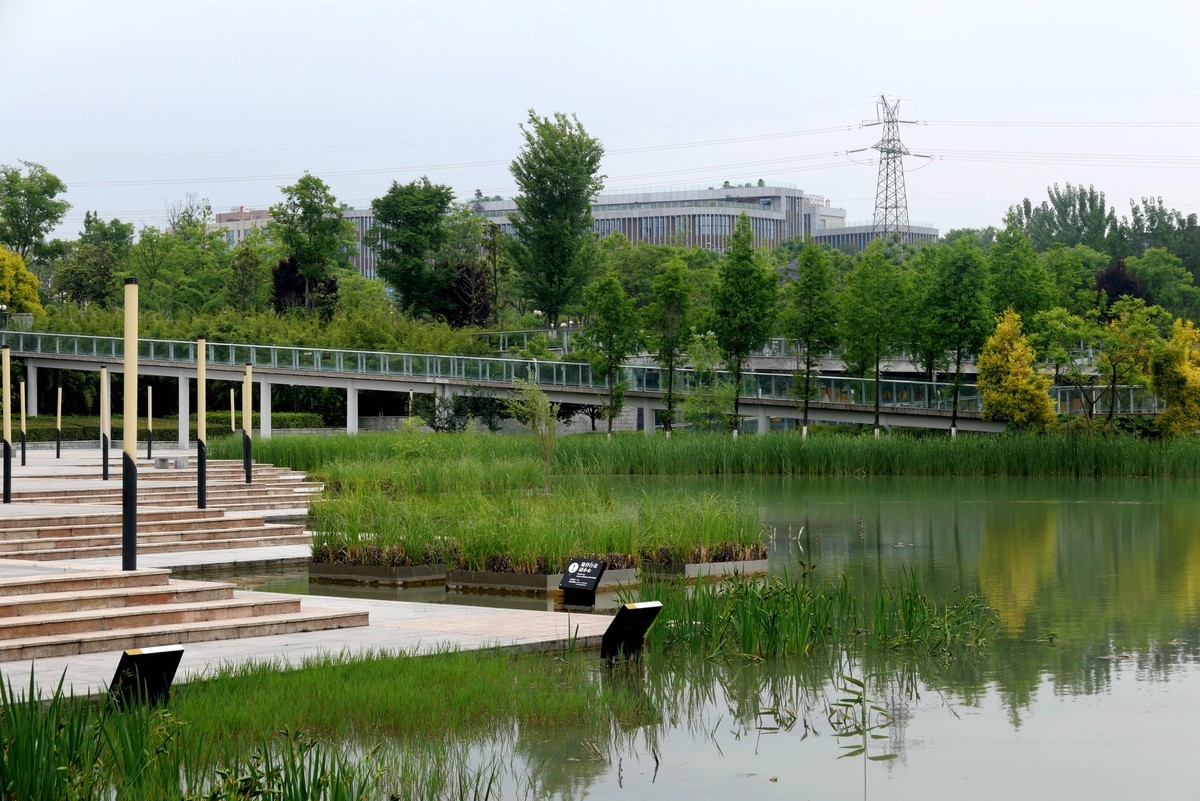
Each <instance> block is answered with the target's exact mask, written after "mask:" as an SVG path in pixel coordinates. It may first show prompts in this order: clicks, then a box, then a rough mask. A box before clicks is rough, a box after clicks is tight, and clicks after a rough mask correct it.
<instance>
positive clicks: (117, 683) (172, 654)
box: [108, 645, 183, 709]
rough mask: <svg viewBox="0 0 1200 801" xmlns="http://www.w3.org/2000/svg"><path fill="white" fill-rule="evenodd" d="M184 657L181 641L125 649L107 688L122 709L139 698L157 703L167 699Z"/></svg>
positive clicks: (141, 700) (152, 704) (149, 702)
mask: <svg viewBox="0 0 1200 801" xmlns="http://www.w3.org/2000/svg"><path fill="white" fill-rule="evenodd" d="M182 658H183V646H182V645H159V646H156V647H153V648H130V649H128V650H126V651H124V652H122V654H121V661H120V662H119V663H118V664H117V672H116V674H115V675H114V676H113V680H112V684H111V685H109V688H108V694H109V697H110V698H112V700H113V702H114V703H115V704H116V705H117V708H119V709H125V708H127V707H129V706H131V705H132V704H135V703H138V702H144V703H148V704H150V705H151V706H158V705H159V704H161V703H163V702H165V701H166V700H167V694H168V693H169V692H170V690H171V682H172V681H174V680H175V670H176V669H177V668H178V667H179V660H180V659H182Z"/></svg>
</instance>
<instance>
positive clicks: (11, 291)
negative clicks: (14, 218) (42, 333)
mask: <svg viewBox="0 0 1200 801" xmlns="http://www.w3.org/2000/svg"><path fill="white" fill-rule="evenodd" d="M0 303H3V304H4V305H6V306H7V307H8V310H9V311H10V312H28V313H30V314H35V315H39V316H40V315H41V314H42V312H43V310H42V304H41V303H40V302H39V301H38V280H37V277H36V276H34V274H33V273H31V272H29V270H28V269H26V267H25V260H24V259H22V258H21V257H20V256H18V255H17V254H16V253H13V252H12V251H10V250H8V249H7V248H0Z"/></svg>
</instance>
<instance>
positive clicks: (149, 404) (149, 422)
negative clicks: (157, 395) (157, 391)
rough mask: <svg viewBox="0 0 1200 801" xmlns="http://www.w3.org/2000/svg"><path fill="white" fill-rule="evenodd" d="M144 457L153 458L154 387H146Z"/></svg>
mask: <svg viewBox="0 0 1200 801" xmlns="http://www.w3.org/2000/svg"><path fill="white" fill-rule="evenodd" d="M146 458H147V459H153V458H154V387H146Z"/></svg>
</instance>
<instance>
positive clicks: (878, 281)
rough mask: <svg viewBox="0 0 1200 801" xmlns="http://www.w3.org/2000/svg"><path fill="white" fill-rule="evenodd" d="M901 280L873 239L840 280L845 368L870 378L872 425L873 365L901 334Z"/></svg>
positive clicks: (904, 286)
mask: <svg viewBox="0 0 1200 801" xmlns="http://www.w3.org/2000/svg"><path fill="white" fill-rule="evenodd" d="M906 290H907V281H906V280H905V276H904V273H903V272H901V270H900V266H899V265H898V264H896V262H894V261H892V259H891V257H890V256H889V255H888V254H887V252H886V251H885V249H884V244H883V242H882V240H878V239H877V240H875V241H874V242H872V243H871V244H870V245H868V246H867V249H866V250H865V251H863V253H862V254H861V255H860V256H859V259H858V264H857V265H856V266H855V268H854V270H853V271H852V272H851V273H850V275H849V276H848V277H847V278H846V287H845V289H844V290H843V292H842V294H841V296H840V298H839V301H840V304H839V305H840V308H839V327H840V330H841V332H842V344H843V353H844V357H845V359H846V366H847V367H848V368H849V369H850V370H851V371H852V372H856V373H858V374H859V375H871V376H874V378H875V386H874V396H875V429H876V430H878V429H879V364H880V362H882V361H883V360H884V359H886V358H890V357H891V356H892V354H894V353H895V352H896V351H897V350H898V349H899V348H900V345H901V342H902V341H903V339H904V335H905V333H906V326H905V313H906V311H907V308H906V305H905V297H906V294H907V292H906Z"/></svg>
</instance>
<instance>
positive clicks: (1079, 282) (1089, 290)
mask: <svg viewBox="0 0 1200 801" xmlns="http://www.w3.org/2000/svg"><path fill="white" fill-rule="evenodd" d="M1040 258H1041V260H1042V265H1043V266H1044V267H1045V269H1046V272H1047V274H1048V275H1049V276H1050V279H1051V281H1053V282H1054V287H1055V300H1054V303H1053V304H1052V305H1058V306H1062V307H1063V308H1065V309H1066V310H1067V311H1069V312H1070V313H1071V314H1078V315H1083V314H1089V313H1092V312H1093V311H1094V310H1095V309H1096V307H1097V305H1098V304H1099V303H1100V295H1099V292H1098V291H1097V289H1096V275H1097V273H1100V272H1101V271H1103V270H1105V269H1106V268H1107V267H1108V264H1109V259H1108V256H1107V255H1105V254H1103V253H1100V252H1098V251H1095V250H1092V249H1091V248H1089V247H1087V246H1086V245H1076V246H1075V247H1071V248H1069V247H1067V246H1066V245H1061V244H1060V245H1053V246H1052V247H1051V248H1050V249H1049V250H1047V251H1046V252H1045V253H1042V254H1041V256H1040ZM1024 319H1025V320H1026V321H1031V320H1030V318H1024Z"/></svg>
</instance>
